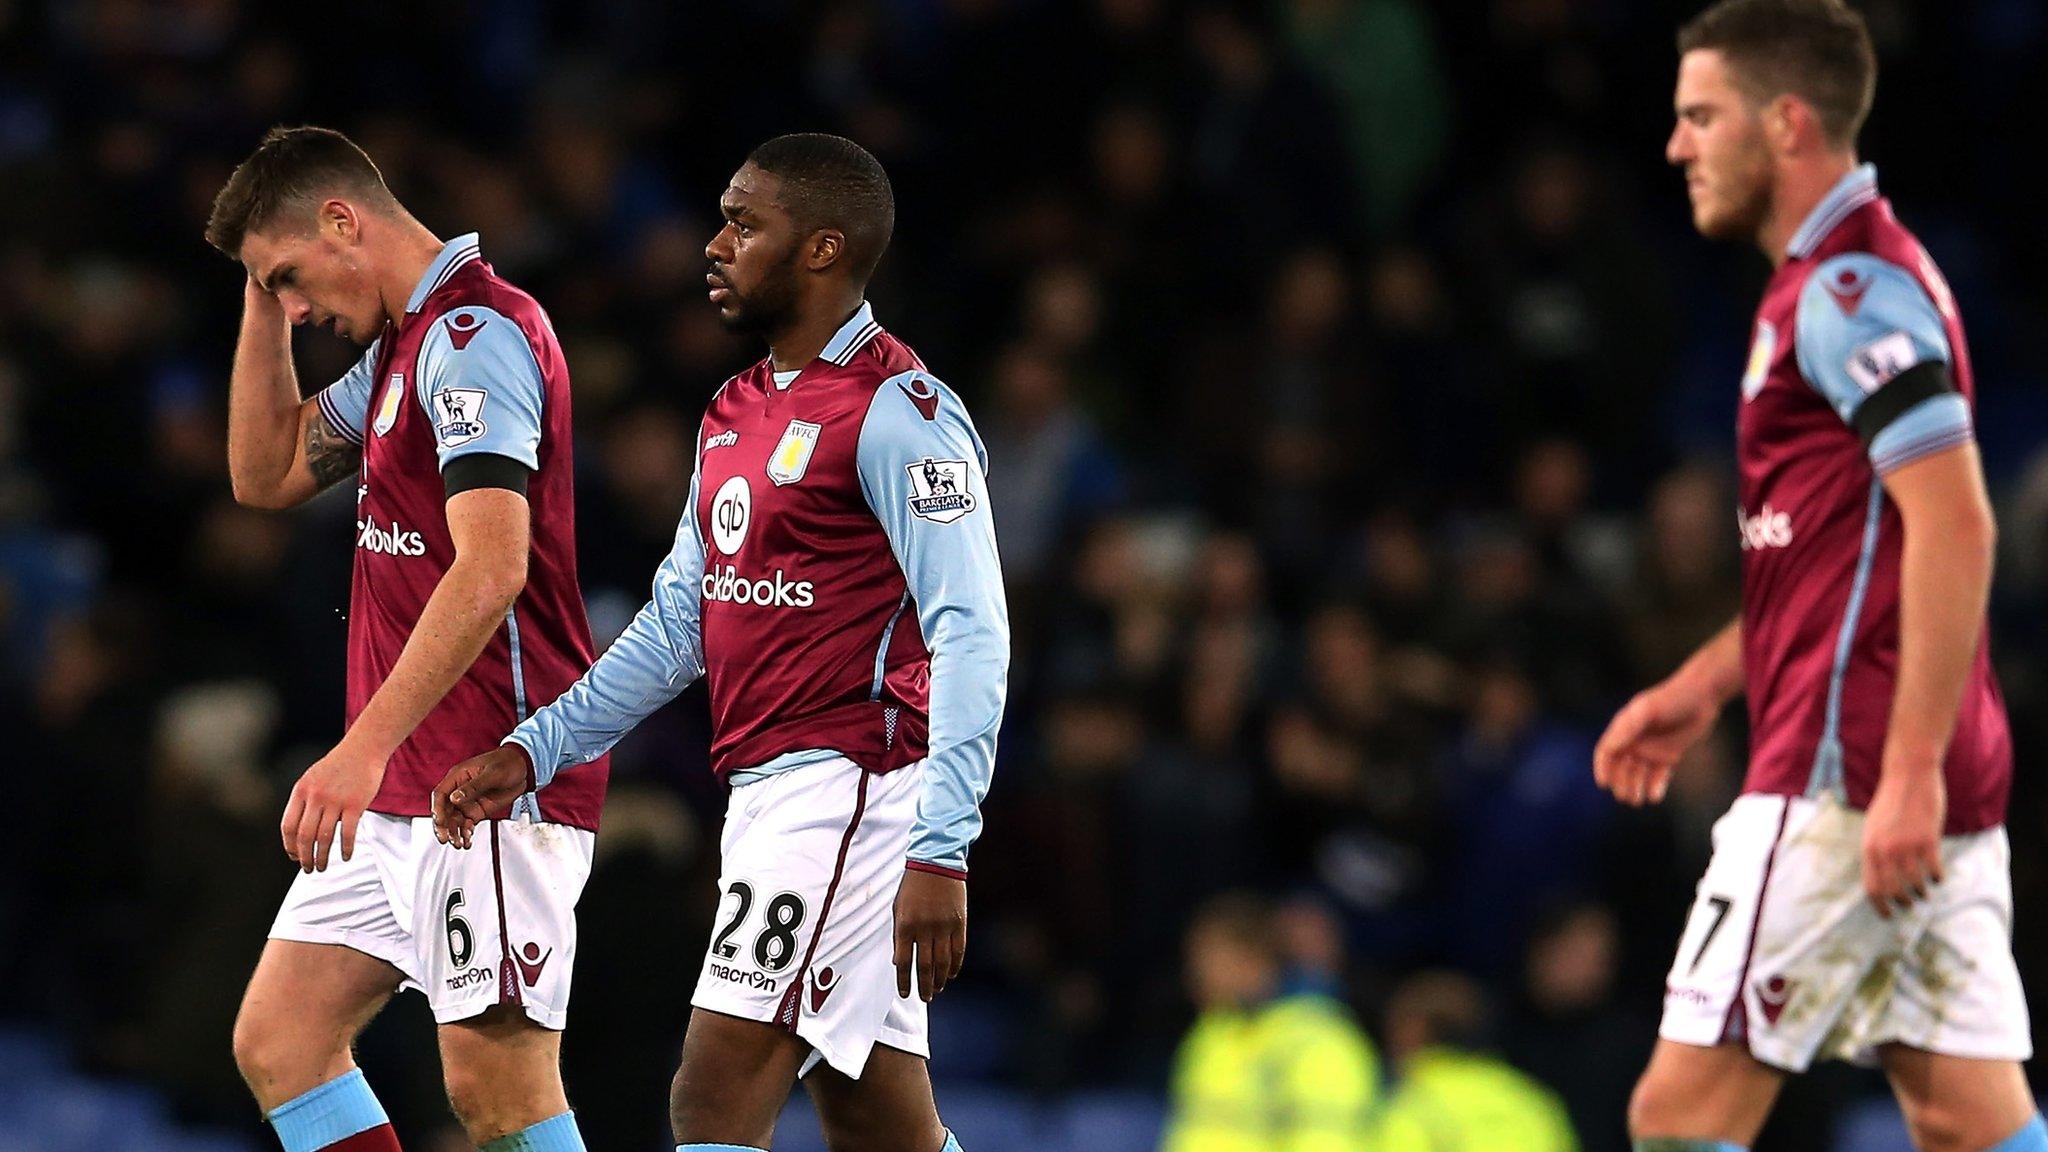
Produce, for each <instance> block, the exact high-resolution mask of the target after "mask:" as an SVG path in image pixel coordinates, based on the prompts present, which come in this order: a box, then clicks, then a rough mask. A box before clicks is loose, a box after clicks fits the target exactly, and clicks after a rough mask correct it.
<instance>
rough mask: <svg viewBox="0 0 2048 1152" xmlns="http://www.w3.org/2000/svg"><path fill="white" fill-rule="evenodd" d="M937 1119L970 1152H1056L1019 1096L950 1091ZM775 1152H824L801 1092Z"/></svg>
mask: <svg viewBox="0 0 2048 1152" xmlns="http://www.w3.org/2000/svg"><path fill="white" fill-rule="evenodd" d="M939 1115H940V1117H941V1118H942V1119H944V1120H945V1122H946V1125H947V1126H948V1127H950V1128H952V1129H953V1131H954V1132H956V1133H958V1134H959V1136H960V1143H961V1144H962V1145H964V1146H966V1147H967V1148H968V1149H970V1152H1052V1149H1053V1148H1054V1144H1053V1140H1054V1139H1055V1134H1054V1133H1053V1132H1052V1130H1051V1129H1050V1127H1049V1126H1048V1125H1047V1123H1046V1119H1047V1118H1046V1117H1045V1116H1044V1115H1043V1114H1042V1113H1041V1112H1040V1110H1039V1109H1037V1108H1036V1107H1034V1106H1033V1105H1032V1104H1031V1103H1030V1101H1029V1100H1028V1099H1027V1098H1025V1097H1024V1096H1022V1095H1019V1094H1018V1093H1015V1092H1010V1091H1006V1090H1004V1089H1000V1088H989V1087H985V1086H981V1085H969V1084H956V1085H951V1086H948V1087H946V1088H944V1089H942V1090H941V1091H940V1092H939ZM1084 1147H1085V1146H1084ZM775 1152H826V1149H825V1137H824V1134H823V1133H822V1132H821V1131H819V1129H818V1117H817V1115H816V1113H814V1112H813V1111H812V1110H811V1102H810V1099H809V1097H807V1096H805V1095H804V1094H803V1093H802V1092H801V1091H799V1092H797V1093H796V1094H794V1095H793V1096H792V1097H791V1099H790V1102H789V1106H788V1107H787V1108H784V1109H783V1110H782V1116H781V1118H780V1119H779V1120H777V1121H776V1125H775ZM1089 1152H1093V1149H1089Z"/></svg>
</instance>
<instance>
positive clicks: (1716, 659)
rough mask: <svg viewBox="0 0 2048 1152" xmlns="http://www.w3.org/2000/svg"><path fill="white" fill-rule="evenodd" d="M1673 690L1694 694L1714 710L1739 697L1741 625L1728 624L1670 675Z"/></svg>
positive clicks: (1736, 621)
mask: <svg viewBox="0 0 2048 1152" xmlns="http://www.w3.org/2000/svg"><path fill="white" fill-rule="evenodd" d="M1669 682H1670V683H1671V684H1673V685H1674V686H1678V687H1681V688H1683V689H1684V690H1686V691H1689V692H1696V693H1698V694H1700V695H1701V696H1702V697H1704V698H1705V699H1707V700H1708V701H1710V702H1711V703H1712V704H1713V705H1714V707H1716V708H1719V707H1720V706H1722V705H1724V704H1726V703H1728V701H1730V700H1733V699H1735V698H1736V697H1737V696H1740V695H1742V621H1741V620H1739V619H1737V620H1730V621H1729V622H1728V623H1727V625H1726V626H1725V627H1723V628H1722V629H1721V630H1720V631H1719V632H1716V633H1714V636H1713V638H1712V639H1710V640H1708V641H1707V642H1706V643H1704V644H1702V645H1700V646H1699V647H1698V648H1697V649H1695V650H1694V651H1693V654H1692V655H1691V656H1689V657H1687V658H1686V661H1685V663H1684V664H1681V665H1679V667H1678V670H1677V671H1676V672H1673V673H1672V674H1671V678H1670V681H1669Z"/></svg>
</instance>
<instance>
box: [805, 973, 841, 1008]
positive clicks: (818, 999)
mask: <svg viewBox="0 0 2048 1152" xmlns="http://www.w3.org/2000/svg"><path fill="white" fill-rule="evenodd" d="M837 987H839V973H837V972H834V971H833V970H832V967H831V966H830V965H826V966H825V967H823V968H820V969H818V970H817V971H816V972H813V973H811V1015H813V1016H816V1015H817V1014H818V1013H820V1012H823V1011H824V1010H825V1001H826V1000H827V999H828V998H830V997H831V995H832V990H833V989H834V988H837Z"/></svg>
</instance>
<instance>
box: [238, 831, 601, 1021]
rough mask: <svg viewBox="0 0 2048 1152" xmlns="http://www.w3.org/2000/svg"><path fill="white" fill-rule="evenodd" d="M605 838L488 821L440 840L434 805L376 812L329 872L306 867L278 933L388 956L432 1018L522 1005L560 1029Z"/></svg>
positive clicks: (331, 861) (273, 933)
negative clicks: (595, 856) (454, 842)
mask: <svg viewBox="0 0 2048 1152" xmlns="http://www.w3.org/2000/svg"><path fill="white" fill-rule="evenodd" d="M596 843H597V838H596V837H595V836H594V835H592V834H591V833H590V832H588V831H586V830H585V829H582V828H571V827H569V826H567V825H564V824H543V823H537V822H533V821H531V820H490V821H486V822H485V823H483V824H481V825H479V826H478V827H477V830H476V837H475V840H474V842H473V844H472V846H471V847H469V848H467V849H461V848H451V847H449V846H447V845H445V844H441V843H439V842H438V841H436V840H435V839H434V822H433V821H432V820H431V819H429V818H427V817H424V816H419V817H407V816H387V815H384V814H383V813H379V812H366V813H364V814H363V818H362V821H361V823H359V824H358V825H357V826H356V850H355V854H354V856H353V857H352V858H351V859H349V860H346V861H344V860H343V859H342V858H341V846H340V844H339V843H338V842H337V843H336V845H335V847H334V848H333V850H332V852H331V854H330V855H329V856H328V860H327V870H326V871H324V872H302V873H300V874H299V876H298V879H296V880H294V881H293V882H292V887H291V891H290V892H288V893H286V894H285V898H284V906H283V907H282V908H280V909H279V910H278V913H277V920H276V922H275V923H273V924H272V925H271V927H270V938H271V939H273V940H299V941H304V942H306V943H309V944H339V945H342V946H343V947H346V948H353V949H355V950H356V951H358V952H362V953H364V954H366V955H370V956H375V957H376V958H378V959H379V960H383V961H385V962H386V963H389V964H390V965H391V966H392V967H394V968H397V969H398V970H399V972H401V973H403V974H404V977H405V979H404V982H403V983H401V984H400V988H417V989H419V990H420V991H422V992H424V993H426V996H427V1002H428V1003H429V1004H431V1005H432V1006H433V1009H434V1019H435V1020H437V1021H439V1022H440V1023H443V1024H448V1023H452V1022H454V1021H457V1020H466V1019H468V1018H469V1017H471V1016H475V1015H477V1014H478V1013H480V1012H482V1011H484V1010H485V1009H487V1008H490V1007H491V1006H492V1005H495V1004H518V1005H520V1006H521V1007H523V1008H524V1009H525V1011H526V1014H527V1016H529V1017H531V1018H532V1019H533V1021H534V1022H535V1023H537V1024H539V1025H541V1026H542V1027H544V1028H552V1029H556V1030H560V1029H561V1028H562V1026H563V1024H564V1022H565V1020H566V1018H567V1015H568V1008H569V975H570V970H571V969H573V968H574V967H575V964H576V901H577V898H578V897H580V896H581V895H582V893H583V883H584V881H585V880H587V879H589V877H590V857H591V851H592V849H593V848H594V847H595V845H596Z"/></svg>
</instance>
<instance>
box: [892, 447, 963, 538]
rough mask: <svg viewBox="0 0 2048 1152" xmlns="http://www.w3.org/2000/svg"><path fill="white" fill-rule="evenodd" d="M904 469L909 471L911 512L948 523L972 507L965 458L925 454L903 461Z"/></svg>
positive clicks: (922, 517) (921, 517) (923, 517)
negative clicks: (913, 459) (904, 463)
mask: <svg viewBox="0 0 2048 1152" xmlns="http://www.w3.org/2000/svg"><path fill="white" fill-rule="evenodd" d="M904 471H906V472H908V473H910V511H911V514H912V515H915V516H917V517H918V518H919V519H923V520H930V521H932V522H933V523H935V524H951V523H952V522H953V521H955V520H958V519H960V518H961V517H962V516H965V515H967V514H968V513H969V512H972V511H974V494H973V493H972V492H969V491H968V490H967V461H965V460H934V459H932V458H931V457H929V456H927V457H925V458H924V459H922V460H920V461H918V462H917V463H915V464H906V465H904Z"/></svg>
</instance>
